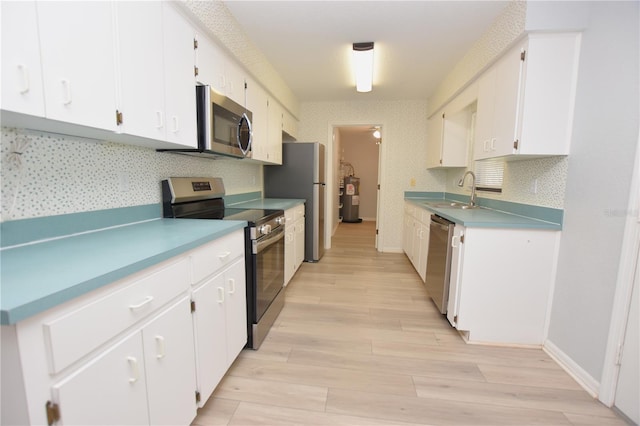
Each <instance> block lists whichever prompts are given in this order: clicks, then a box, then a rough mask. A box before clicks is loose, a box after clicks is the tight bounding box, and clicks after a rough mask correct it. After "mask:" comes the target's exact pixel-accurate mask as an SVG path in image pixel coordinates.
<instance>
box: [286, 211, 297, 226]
mask: <svg viewBox="0 0 640 426" xmlns="http://www.w3.org/2000/svg"><path fill="white" fill-rule="evenodd" d="M295 210H296V208H295V207H294V208H291V209H288V210H285V211H284V217H285V224H287V223H291V222H293V221H294V220H295V216H296V213H295Z"/></svg>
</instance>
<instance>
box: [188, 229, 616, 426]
mask: <svg viewBox="0 0 640 426" xmlns="http://www.w3.org/2000/svg"><path fill="white" fill-rule="evenodd" d="M374 233H375V225H374V223H373V222H363V223H359V224H351V223H342V224H340V226H339V228H338V231H337V233H336V235H335V237H334V239H333V246H334V248H332V249H331V250H329V251H327V252H326V253H325V256H324V257H323V258H322V260H321V261H320V262H319V263H315V264H312V263H304V264H303V265H302V266H301V268H300V270H298V272H297V274H296V275H295V277H294V278H293V280H292V281H291V283H290V284H289V286H288V287H287V289H286V304H285V308H284V310H283V311H282V312H281V314H280V316H279V317H278V319H277V321H276V323H275V324H274V327H273V328H272V329H271V331H270V333H269V335H268V337H267V339H266V340H265V342H264V343H263V344H262V346H261V347H260V349H259V350H258V351H252V350H244V351H243V352H242V353H241V354H240V356H239V358H238V359H237V360H236V362H235V363H234V365H233V366H232V367H231V369H230V370H229V372H228V373H227V375H226V376H225V378H224V379H223V381H222V382H221V383H220V385H219V386H218V388H217V389H216V391H215V393H214V395H213V396H212V397H211V398H210V400H209V401H208V402H207V404H206V406H205V407H204V408H203V409H201V410H199V414H198V417H197V418H196V419H195V421H194V424H195V425H203V426H204V425H406V424H420V425H572V424H573V425H625V424H626V423H625V422H624V421H623V420H621V419H620V418H618V417H617V416H616V414H615V413H614V412H613V411H611V410H610V409H608V408H606V407H605V406H604V405H602V404H601V403H599V402H598V401H597V400H594V399H593V398H592V397H591V396H590V395H589V394H587V393H586V392H585V391H584V390H582V389H581V388H580V386H579V385H578V384H577V383H576V382H575V381H574V380H573V379H572V378H571V377H570V376H569V375H568V374H566V373H565V372H564V371H563V370H562V369H561V368H560V367H559V366H558V365H557V364H556V363H555V362H554V361H553V360H551V359H550V358H549V357H548V356H547V355H546V354H545V353H544V352H543V351H542V350H540V349H522V348H503V347H502V348H501V347H490V346H479V345H467V344H465V343H464V342H463V340H462V339H461V338H460V337H459V335H458V334H457V332H456V331H455V330H454V329H452V328H451V327H450V326H449V324H448V322H447V321H446V319H444V317H443V316H442V315H440V314H439V313H438V312H437V311H436V308H435V306H434V305H433V303H432V302H431V300H430V299H429V298H428V296H427V293H426V291H425V288H424V285H423V283H422V282H421V280H420V277H419V276H418V274H417V273H416V272H415V270H414V269H413V267H412V266H411V264H410V263H409V261H408V260H407V258H406V256H405V255H403V254H390V253H378V252H376V250H375V249H374Z"/></svg>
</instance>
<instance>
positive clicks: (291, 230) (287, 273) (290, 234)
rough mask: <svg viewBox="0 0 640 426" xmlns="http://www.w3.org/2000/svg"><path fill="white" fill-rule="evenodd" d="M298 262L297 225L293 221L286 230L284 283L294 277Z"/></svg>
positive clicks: (287, 282)
mask: <svg viewBox="0 0 640 426" xmlns="http://www.w3.org/2000/svg"><path fill="white" fill-rule="evenodd" d="M295 263H296V246H295V225H294V224H293V223H291V224H290V225H287V226H286V229H285V231H284V285H285V286H286V285H287V284H289V281H290V280H291V278H292V277H293V271H294V269H295Z"/></svg>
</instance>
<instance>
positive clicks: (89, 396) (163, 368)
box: [52, 297, 196, 425]
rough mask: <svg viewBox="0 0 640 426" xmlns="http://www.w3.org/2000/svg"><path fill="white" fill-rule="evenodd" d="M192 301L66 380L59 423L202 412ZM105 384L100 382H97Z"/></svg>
mask: <svg viewBox="0 0 640 426" xmlns="http://www.w3.org/2000/svg"><path fill="white" fill-rule="evenodd" d="M189 305H190V304H189V299H188V298H187V297H183V298H182V299H181V300H180V301H179V302H178V303H176V304H175V305H174V306H172V307H171V308H170V309H169V310H167V311H166V312H164V313H162V314H160V315H159V316H158V317H157V318H156V319H154V320H153V321H152V322H150V323H149V324H148V325H146V326H145V327H144V328H143V329H142V330H140V331H137V332H135V333H134V334H133V335H130V336H128V337H126V338H125V339H124V340H122V341H120V342H119V343H118V344H116V345H115V346H114V347H113V348H111V349H109V350H107V351H106V352H105V353H103V354H101V355H99V356H98V357H96V359H94V360H92V361H91V362H89V363H88V364H87V365H86V366H84V367H83V368H81V369H79V370H78V371H76V372H75V373H73V374H71V375H70V376H69V377H67V378H65V379H63V380H62V381H61V382H59V383H56V384H54V385H53V389H52V390H53V392H52V393H53V395H52V396H53V399H54V401H57V403H58V404H59V406H60V407H62V408H61V413H62V414H63V416H62V417H61V421H60V422H59V424H65V425H78V424H92V425H93V424H131V425H143V424H154V425H155V424H166V425H173V424H188V423H189V422H191V420H193V418H194V417H195V415H196V404H195V400H194V389H195V386H196V384H195V360H194V356H193V349H192V348H193V334H192V333H185V332H184V329H185V328H187V329H188V328H189V326H190V324H191V314H190V312H189V309H190V306H189ZM97 384H99V386H98V385H97Z"/></svg>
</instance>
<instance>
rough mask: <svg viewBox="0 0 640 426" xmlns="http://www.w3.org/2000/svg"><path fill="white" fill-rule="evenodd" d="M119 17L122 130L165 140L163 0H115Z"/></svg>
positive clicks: (119, 103) (130, 133) (119, 107)
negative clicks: (159, 0) (143, 0)
mask: <svg viewBox="0 0 640 426" xmlns="http://www.w3.org/2000/svg"><path fill="white" fill-rule="evenodd" d="M115 7H116V16H117V21H118V54H119V60H120V61H119V73H118V75H119V79H120V96H119V98H120V99H119V102H118V109H119V110H120V111H121V112H122V114H123V122H122V124H121V125H120V131H121V132H123V133H126V134H129V135H136V136H142V137H146V138H151V139H158V140H165V138H166V132H165V124H166V118H165V104H164V90H162V88H163V87H164V84H165V79H164V60H163V54H164V53H163V43H162V4H161V3H160V2H156V1H148V2H141V1H124V2H115Z"/></svg>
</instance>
